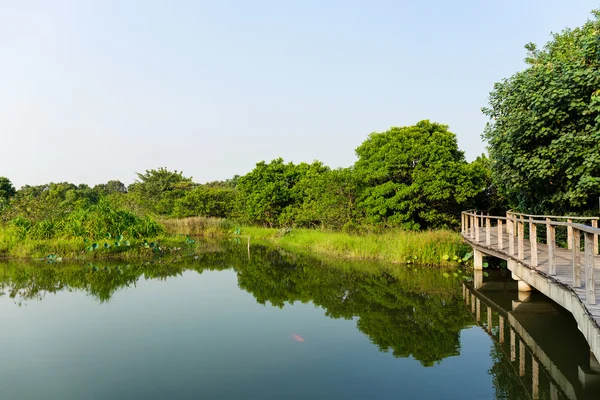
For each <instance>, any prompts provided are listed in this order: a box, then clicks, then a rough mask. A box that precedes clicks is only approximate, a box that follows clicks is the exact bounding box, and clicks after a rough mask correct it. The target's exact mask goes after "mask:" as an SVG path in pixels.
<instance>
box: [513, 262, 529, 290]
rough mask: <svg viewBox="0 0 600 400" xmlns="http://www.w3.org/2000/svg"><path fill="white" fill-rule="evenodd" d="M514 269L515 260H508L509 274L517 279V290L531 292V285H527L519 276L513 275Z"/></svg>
mask: <svg viewBox="0 0 600 400" xmlns="http://www.w3.org/2000/svg"><path fill="white" fill-rule="evenodd" d="M515 269H516V261H514V260H510V259H509V260H508V270H509V271H511V276H512V278H513V279H514V280H516V281H517V287H518V289H519V292H531V291H532V290H533V288H532V287H531V286H529V285H528V284H527V283H525V282H524V281H522V280H521V278H519V277H518V276H517V275H515V273H514V272H512V271H514V270H515Z"/></svg>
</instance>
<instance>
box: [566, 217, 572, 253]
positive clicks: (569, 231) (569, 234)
mask: <svg viewBox="0 0 600 400" xmlns="http://www.w3.org/2000/svg"><path fill="white" fill-rule="evenodd" d="M567 222H568V223H569V224H572V223H573V220H572V219H568V220H567ZM572 248H573V226H572V225H569V226H567V249H569V250H571V249H572Z"/></svg>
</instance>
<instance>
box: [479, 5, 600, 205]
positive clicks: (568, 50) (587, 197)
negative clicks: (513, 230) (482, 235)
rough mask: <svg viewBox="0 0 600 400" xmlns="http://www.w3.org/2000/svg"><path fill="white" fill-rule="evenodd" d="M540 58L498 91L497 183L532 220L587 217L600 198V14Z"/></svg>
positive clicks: (493, 128)
mask: <svg viewBox="0 0 600 400" xmlns="http://www.w3.org/2000/svg"><path fill="white" fill-rule="evenodd" d="M593 15H594V17H595V18H594V19H592V20H589V21H588V22H586V23H585V24H584V25H583V26H582V27H578V28H575V29H566V30H564V31H562V32H561V33H558V34H554V35H553V39H552V40H551V41H549V42H548V43H546V45H545V46H544V48H543V49H541V50H539V49H538V48H537V47H536V46H535V45H534V44H532V43H529V44H528V45H526V46H525V48H526V49H527V50H528V56H527V58H526V60H525V61H526V62H527V63H528V65H529V67H528V68H527V69H525V70H523V71H520V72H517V73H516V74H514V75H513V76H511V77H510V78H508V79H504V80H502V81H501V82H499V83H496V84H495V85H494V90H493V91H492V92H491V93H490V97H489V107H487V108H484V109H483V113H484V114H485V115H487V116H488V117H489V118H490V121H489V122H488V124H487V126H486V128H485V130H484V133H483V135H482V136H483V138H484V139H485V140H486V141H487V143H488V149H489V154H490V158H491V160H492V170H493V179H494V182H495V183H496V185H497V186H498V189H499V191H500V193H501V194H502V195H504V196H506V198H507V199H508V201H509V202H510V205H511V206H513V207H515V208H517V209H519V210H521V211H526V212H531V213H557V214H561V213H568V212H573V213H586V212H591V211H592V209H595V207H596V204H597V202H598V196H599V195H600V40H599V39H598V38H599V36H598V32H599V31H600V11H594V12H593Z"/></svg>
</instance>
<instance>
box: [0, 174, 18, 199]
mask: <svg viewBox="0 0 600 400" xmlns="http://www.w3.org/2000/svg"><path fill="white" fill-rule="evenodd" d="M16 193H17V191H16V189H15V187H14V186H13V184H12V182H11V181H10V180H9V179H8V178H6V177H4V176H0V207H2V206H3V205H6V204H8V201H9V200H10V198H11V197H13V196H14V195H15V194H16Z"/></svg>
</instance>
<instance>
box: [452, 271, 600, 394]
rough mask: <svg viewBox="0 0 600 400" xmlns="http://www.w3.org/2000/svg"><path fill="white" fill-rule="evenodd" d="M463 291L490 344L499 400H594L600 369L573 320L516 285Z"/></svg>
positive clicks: (493, 284) (598, 391)
mask: <svg viewBox="0 0 600 400" xmlns="http://www.w3.org/2000/svg"><path fill="white" fill-rule="evenodd" d="M478 286H479V288H478V290H474V289H473V287H472V286H469V285H463V299H464V301H465V305H466V307H467V309H468V310H470V312H471V314H472V316H473V319H474V320H475V321H476V322H477V323H478V324H479V325H480V326H481V327H482V328H483V329H484V330H485V331H486V332H487V333H488V334H489V336H490V337H491V338H492V339H493V341H494V343H493V348H492V351H491V356H492V359H493V361H494V365H493V367H492V368H491V369H490V374H492V376H493V379H494V386H495V390H496V397H497V398H500V399H551V400H554V399H598V398H600V365H599V364H598V362H597V361H596V359H595V357H594V356H593V355H592V354H591V353H590V351H589V347H588V345H587V342H586V341H585V338H584V337H583V335H582V334H581V333H580V332H579V330H578V329H577V324H576V323H575V320H574V319H573V318H572V317H571V315H570V314H569V313H568V312H567V311H566V310H564V309H562V308H561V307H560V306H558V305H557V304H555V303H554V302H552V301H550V300H549V299H548V298H547V297H545V296H544V295H542V294H540V293H538V292H532V293H523V292H518V291H517V286H516V282H508V281H504V282H494V281H493V280H492V281H490V282H486V283H483V281H482V282H480V283H479V285H478Z"/></svg>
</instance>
